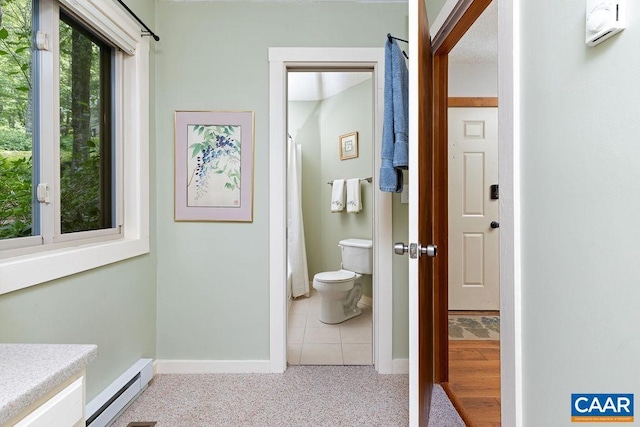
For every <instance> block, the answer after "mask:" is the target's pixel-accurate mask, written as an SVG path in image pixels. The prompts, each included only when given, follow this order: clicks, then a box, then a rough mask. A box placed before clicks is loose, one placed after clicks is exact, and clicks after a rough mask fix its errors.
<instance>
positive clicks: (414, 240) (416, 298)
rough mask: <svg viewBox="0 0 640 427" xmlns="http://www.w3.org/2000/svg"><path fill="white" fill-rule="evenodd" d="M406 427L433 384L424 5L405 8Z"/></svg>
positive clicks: (422, 419) (423, 407) (424, 414)
mask: <svg viewBox="0 0 640 427" xmlns="http://www.w3.org/2000/svg"><path fill="white" fill-rule="evenodd" d="M409 21H410V22H409V52H410V55H409V146H410V148H409V150H410V154H409V161H410V164H409V180H408V181H409V242H411V243H410V245H409V255H410V257H411V258H412V259H411V260H410V261H409V300H410V314H409V316H410V319H409V321H410V334H411V335H412V336H411V337H410V340H409V341H410V349H409V351H410V359H411V365H410V382H411V390H410V399H411V405H410V410H411V425H420V426H427V425H428V422H429V411H430V409H431V391H432V388H433V383H434V341H433V340H434V305H433V303H434V287H433V256H434V255H435V253H434V250H435V247H434V246H432V243H433V220H432V219H433V159H434V156H433V52H432V49H431V41H430V37H429V23H428V20H427V11H426V6H425V3H424V0H410V2H409Z"/></svg>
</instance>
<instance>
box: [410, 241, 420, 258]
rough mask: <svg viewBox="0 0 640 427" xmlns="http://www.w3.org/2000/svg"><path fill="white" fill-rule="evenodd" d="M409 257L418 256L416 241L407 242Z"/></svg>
mask: <svg viewBox="0 0 640 427" xmlns="http://www.w3.org/2000/svg"><path fill="white" fill-rule="evenodd" d="M409 258H411V259H416V258H418V244H417V243H409Z"/></svg>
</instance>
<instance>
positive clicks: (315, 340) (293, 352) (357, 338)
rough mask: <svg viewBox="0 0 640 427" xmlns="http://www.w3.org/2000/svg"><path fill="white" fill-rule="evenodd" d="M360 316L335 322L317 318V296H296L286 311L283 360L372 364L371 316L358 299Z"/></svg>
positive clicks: (331, 363)
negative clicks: (287, 312)
mask: <svg viewBox="0 0 640 427" xmlns="http://www.w3.org/2000/svg"><path fill="white" fill-rule="evenodd" d="M358 307H360V308H361V309H362V314H360V316H357V317H354V318H352V319H349V320H347V321H346V322H342V323H339V324H337V325H328V324H325V323H322V322H321V321H320V320H318V317H319V314H320V296H319V295H318V293H317V292H316V291H315V290H312V293H311V297H309V298H304V297H301V298H298V299H296V300H294V301H293V302H292V303H291V308H290V310H289V331H288V334H287V335H288V336H287V361H288V362H289V365H372V364H373V344H372V343H373V315H372V310H371V307H369V306H368V305H365V304H363V303H362V301H360V302H359V303H358Z"/></svg>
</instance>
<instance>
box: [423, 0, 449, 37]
mask: <svg viewBox="0 0 640 427" xmlns="http://www.w3.org/2000/svg"><path fill="white" fill-rule="evenodd" d="M424 2H425V4H426V5H427V18H428V19H429V26H431V25H432V24H433V21H435V20H436V18H437V17H438V15H439V14H440V11H441V10H442V7H443V6H444V4H445V3H446V2H447V0H424ZM431 35H432V36H434V35H435V34H431Z"/></svg>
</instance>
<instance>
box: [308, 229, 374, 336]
mask: <svg viewBox="0 0 640 427" xmlns="http://www.w3.org/2000/svg"><path fill="white" fill-rule="evenodd" d="M338 247H339V248H340V252H341V254H342V269H341V270H338V271H325V272H323V273H318V274H316V275H315V276H313V288H314V289H315V290H317V291H318V295H320V321H321V322H323V323H330V324H335V323H341V322H344V321H345V320H349V319H351V318H353V317H356V316H358V315H360V313H361V310H360V308H359V307H358V301H360V298H361V297H362V278H363V275H365V274H372V273H373V242H372V241H371V240H366V239H345V240H341V241H340V243H339V244H338Z"/></svg>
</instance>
